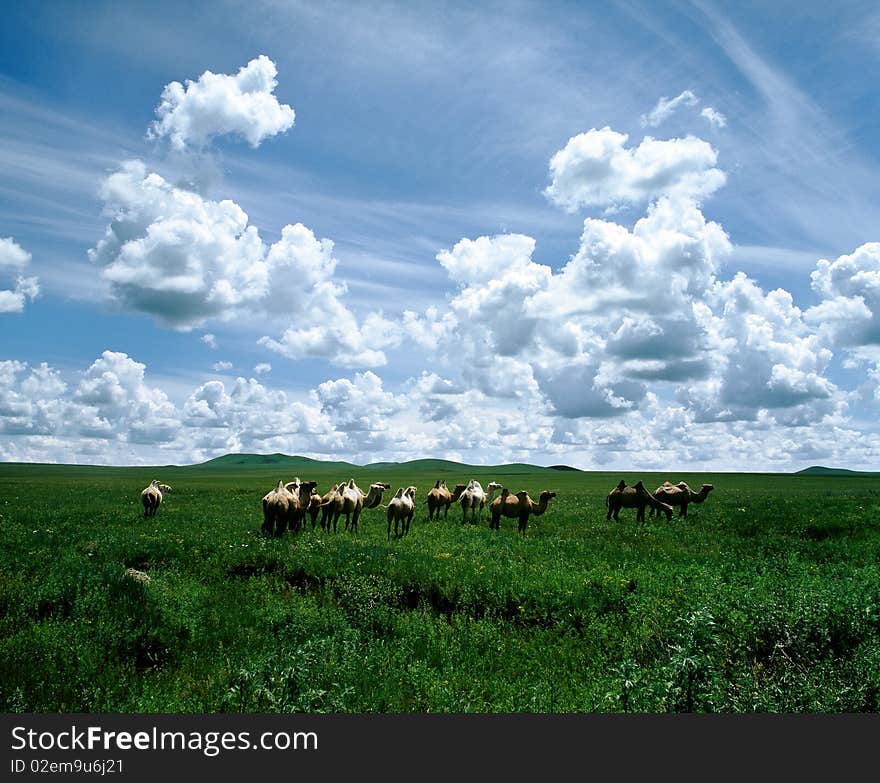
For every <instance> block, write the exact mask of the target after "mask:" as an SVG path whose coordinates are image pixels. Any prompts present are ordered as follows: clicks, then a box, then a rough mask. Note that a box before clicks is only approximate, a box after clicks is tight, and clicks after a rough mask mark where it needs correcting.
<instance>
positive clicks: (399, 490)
mask: <svg viewBox="0 0 880 783" xmlns="http://www.w3.org/2000/svg"><path fill="white" fill-rule="evenodd" d="M394 497H396V498H402V497H403V487H401V488H400V489H398V490H397V492H395V493H394Z"/></svg>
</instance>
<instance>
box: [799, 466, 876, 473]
mask: <svg viewBox="0 0 880 783" xmlns="http://www.w3.org/2000/svg"><path fill="white" fill-rule="evenodd" d="M795 475H796V476H877V475H880V474H877V473H869V472H867V471H864V470H849V468H826V467H824V466H822V465H813V466H812V467H809V468H804V469H803V470H799V471H797V472H796V473H795Z"/></svg>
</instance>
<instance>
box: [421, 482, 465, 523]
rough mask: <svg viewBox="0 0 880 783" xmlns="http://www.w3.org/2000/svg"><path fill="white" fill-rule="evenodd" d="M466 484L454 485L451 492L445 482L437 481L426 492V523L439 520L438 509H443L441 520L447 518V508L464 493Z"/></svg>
mask: <svg viewBox="0 0 880 783" xmlns="http://www.w3.org/2000/svg"><path fill="white" fill-rule="evenodd" d="M466 488H467V484H456V485H455V489H454V490H452V492H450V491H449V487H447V486H446V481H445V480H443V479H438V480H437V482H436V483H435V484H434V486H433V487H432V488H431V489H430V491H429V492H428V521H429V522H432V521H433V520H435V519H437V520H439V519H440V509H441V508H442V509H443V519H444V520H445V519H446V518H447V517H448V516H449V507H450V506H451V505H452V504H453V503H455V501H457V500H458V499H459V498H460V497H461V493H462V492H464V491H465V489H466Z"/></svg>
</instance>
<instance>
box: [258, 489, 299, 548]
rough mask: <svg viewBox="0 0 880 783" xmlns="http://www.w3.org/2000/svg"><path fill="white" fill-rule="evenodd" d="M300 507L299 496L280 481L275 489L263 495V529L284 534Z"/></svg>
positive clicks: (266, 531) (279, 534)
mask: <svg viewBox="0 0 880 783" xmlns="http://www.w3.org/2000/svg"><path fill="white" fill-rule="evenodd" d="M298 509H299V498H298V497H297V496H296V495H295V494H294V493H293V492H291V491H290V490H289V489H287V488H286V487H285V486H284V482H283V481H279V482H278V485H277V486H276V487H275V489H273V490H272V491H271V492H267V493H266V494H265V495H264V496H263V526H262V528H261V529H262V531H263V532H264V533H269V534H271V533H273V532H274V534H275V535H276V536H282V535H284V531H285V530H287V526H288V525H290V524H291V522H292V520H293V517H294V514H295V513H296V512H297V510H298Z"/></svg>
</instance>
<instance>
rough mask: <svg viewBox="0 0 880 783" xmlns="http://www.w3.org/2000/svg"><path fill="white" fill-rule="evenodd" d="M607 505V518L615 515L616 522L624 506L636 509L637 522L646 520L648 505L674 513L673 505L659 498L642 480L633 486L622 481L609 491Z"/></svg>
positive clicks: (606, 499)
mask: <svg viewBox="0 0 880 783" xmlns="http://www.w3.org/2000/svg"><path fill="white" fill-rule="evenodd" d="M605 505H606V506H607V507H608V515H607V516H606V517H605V518H606V519H611V517H612V516H614V521H615V522H616V521H617V518H618V514H619V513H620V509H622V508H634V509H635V510H636V521H637V522H644V521H645V508H646V507H647V506H651V507H652V508H656V509H658V510H659V511H666V512H667V513H670V514H671V513H672V506H670V505H669V504H668V503H664V502H662V501H660V500H657V498H655V497H654V496H653V495H652V494H651V493H650V492H648V490H647V489H645V485H644V484H643V483H642V482H641V481H637V482H636V484H635V485H634V486H632V487H628V486H626V484H625V482H623V481H621V482H620V483H619V484H618V485H617V486H616V487H615V488H614V489H613V490H611V492H609V493H608V497H606V498H605Z"/></svg>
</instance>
